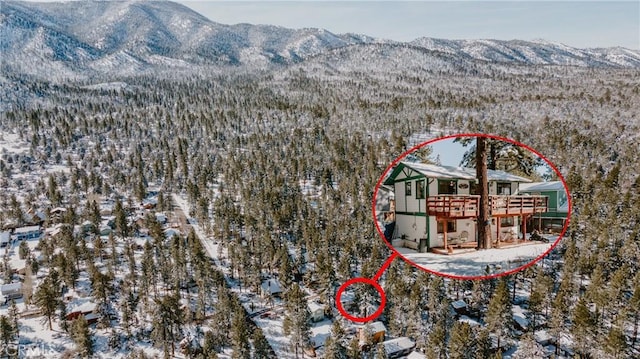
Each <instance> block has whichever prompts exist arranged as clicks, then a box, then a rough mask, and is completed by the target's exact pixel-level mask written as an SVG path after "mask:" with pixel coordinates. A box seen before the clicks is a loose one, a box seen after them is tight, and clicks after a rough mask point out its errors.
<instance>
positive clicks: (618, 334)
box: [604, 327, 627, 358]
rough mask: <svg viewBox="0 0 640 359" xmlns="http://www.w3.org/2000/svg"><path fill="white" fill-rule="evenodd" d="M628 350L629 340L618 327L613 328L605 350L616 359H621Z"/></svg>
mask: <svg viewBox="0 0 640 359" xmlns="http://www.w3.org/2000/svg"><path fill="white" fill-rule="evenodd" d="M626 348H627V338H626V337H625V335H624V332H623V331H622V330H621V329H620V328H618V327H611V329H610V330H609V334H608V335H607V336H606V339H605V341H604V350H605V351H606V352H607V353H609V354H611V355H612V356H613V357H614V358H619V357H620V355H621V354H623V353H624V351H625V350H626Z"/></svg>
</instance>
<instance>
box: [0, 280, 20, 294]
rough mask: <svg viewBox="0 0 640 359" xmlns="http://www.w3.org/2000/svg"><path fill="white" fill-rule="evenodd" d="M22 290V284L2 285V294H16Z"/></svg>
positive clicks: (0, 288) (0, 286)
mask: <svg viewBox="0 0 640 359" xmlns="http://www.w3.org/2000/svg"><path fill="white" fill-rule="evenodd" d="M21 289H22V283H20V282H15V283H9V284H3V285H0V293H9V292H15V291H19V290H21Z"/></svg>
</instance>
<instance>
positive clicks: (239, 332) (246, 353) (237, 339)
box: [231, 305, 251, 359]
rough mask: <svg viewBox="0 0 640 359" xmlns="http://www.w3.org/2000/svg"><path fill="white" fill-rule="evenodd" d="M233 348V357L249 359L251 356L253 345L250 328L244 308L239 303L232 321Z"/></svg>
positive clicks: (235, 358)
mask: <svg viewBox="0 0 640 359" xmlns="http://www.w3.org/2000/svg"><path fill="white" fill-rule="evenodd" d="M231 348H232V349H233V354H232V356H231V357H232V358H233V359H249V358H250V357H251V346H250V344H249V328H248V327H247V320H246V317H245V312H244V309H242V307H241V306H240V305H238V306H237V307H236V309H235V311H234V314H233V320H232V322H231Z"/></svg>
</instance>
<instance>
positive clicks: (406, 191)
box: [404, 181, 411, 196]
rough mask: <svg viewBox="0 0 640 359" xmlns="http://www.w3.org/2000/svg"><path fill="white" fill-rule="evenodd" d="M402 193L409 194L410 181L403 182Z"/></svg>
mask: <svg viewBox="0 0 640 359" xmlns="http://www.w3.org/2000/svg"><path fill="white" fill-rule="evenodd" d="M404 194H405V196H411V181H407V182H405V183H404Z"/></svg>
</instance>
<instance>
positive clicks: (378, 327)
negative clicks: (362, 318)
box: [360, 322, 387, 343]
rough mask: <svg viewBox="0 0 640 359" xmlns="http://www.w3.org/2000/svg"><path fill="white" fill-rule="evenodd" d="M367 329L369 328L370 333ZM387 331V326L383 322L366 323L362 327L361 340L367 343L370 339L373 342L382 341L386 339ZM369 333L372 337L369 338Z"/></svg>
mask: <svg viewBox="0 0 640 359" xmlns="http://www.w3.org/2000/svg"><path fill="white" fill-rule="evenodd" d="M367 329H369V333H367V332H366V331H367ZM386 332H387V328H386V327H385V326H384V323H382V322H372V323H369V324H366V325H364V326H362V327H361V328H360V342H361V343H366V342H369V340H370V341H371V342H373V343H380V342H382V341H383V340H384V336H385V334H386ZM367 335H368V336H370V338H367ZM368 339H369V340H368Z"/></svg>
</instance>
